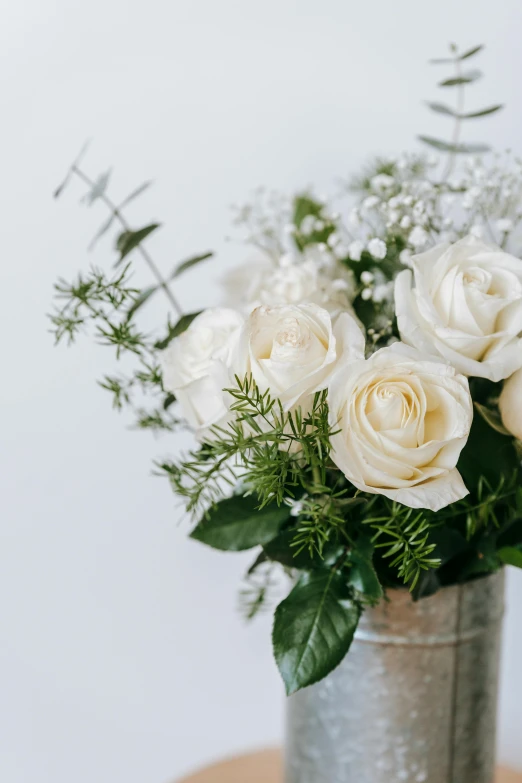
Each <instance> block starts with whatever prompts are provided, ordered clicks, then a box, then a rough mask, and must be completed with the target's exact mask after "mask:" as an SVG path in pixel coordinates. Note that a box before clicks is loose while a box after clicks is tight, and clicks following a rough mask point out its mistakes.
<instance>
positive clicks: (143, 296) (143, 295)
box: [127, 285, 159, 320]
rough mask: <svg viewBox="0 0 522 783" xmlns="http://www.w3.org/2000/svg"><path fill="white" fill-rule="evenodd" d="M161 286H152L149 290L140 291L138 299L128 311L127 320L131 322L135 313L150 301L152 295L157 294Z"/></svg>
mask: <svg viewBox="0 0 522 783" xmlns="http://www.w3.org/2000/svg"><path fill="white" fill-rule="evenodd" d="M158 288H159V286H157V285H151V286H149V287H148V288H144V289H143V291H140V293H139V295H138V296H137V297H136V299H135V300H134V302H133V303H132V305H131V306H130V307H129V309H128V310H127V318H128V319H129V320H130V319H131V318H132V316H133V315H134V313H136V312H137V311H138V310H139V309H140V307H141V306H142V305H144V304H145V302H146V301H147V300H148V299H150V297H151V296H152V294H155V293H156V291H157V290H158Z"/></svg>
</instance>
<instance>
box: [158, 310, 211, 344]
mask: <svg viewBox="0 0 522 783" xmlns="http://www.w3.org/2000/svg"><path fill="white" fill-rule="evenodd" d="M201 312H202V311H201V310H198V312H197V313H186V314H185V315H182V316H181V318H180V319H179V321H177V322H176V323H175V324H174V325H171V324H169V328H168V332H167V335H166V337H164V338H163V339H162V340H157V341H156V342H155V343H154V348H156V349H157V350H158V351H163V350H165V348H166V347H167V345H168V344H169V343H170V341H171V340H173V339H174V338H175V337H179V335H180V334H183V332H186V330H187V329H188V328H189V326H190V324H191V323H192V321H193V320H194V318H197V317H198V315H200V314H201Z"/></svg>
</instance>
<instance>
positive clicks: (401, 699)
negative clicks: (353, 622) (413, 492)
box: [285, 572, 504, 783]
mask: <svg viewBox="0 0 522 783" xmlns="http://www.w3.org/2000/svg"><path fill="white" fill-rule="evenodd" d="M503 606H504V574H503V572H499V573H497V574H493V575H491V576H488V577H486V578H483V579H477V580H475V581H473V582H468V583H467V584H464V585H459V586H455V587H448V588H445V589H444V590H441V591H440V592H439V593H437V594H436V595H434V596H431V597H430V598H425V599H423V600H421V601H419V602H417V603H413V601H412V600H411V596H410V594H409V593H408V592H407V591H405V590H404V591H403V590H392V591H389V592H388V601H383V602H382V603H381V604H380V605H379V606H378V607H376V608H374V609H370V610H367V611H366V612H365V613H364V615H363V618H362V619H361V623H360V627H359V630H358V632H357V635H356V638H355V641H354V642H353V644H352V648H351V650H350V652H349V654H348V655H347V656H346V658H345V659H344V661H343V662H342V663H341V665H340V666H339V667H338V668H337V669H335V671H333V672H332V673H331V674H330V675H329V676H328V677H327V678H326V679H325V680H323V681H322V682H320V683H318V684H317V685H313V686H312V687H310V688H306V689H304V690H302V691H299V692H298V693H296V694H295V695H294V696H291V697H290V698H289V699H288V703H287V742H286V754H285V756H286V760H285V767H286V777H285V782H286V783H402V782H404V783H493V779H494V761H495V724H496V708H497V689H498V668H499V647H500V631H501V620H502V614H503Z"/></svg>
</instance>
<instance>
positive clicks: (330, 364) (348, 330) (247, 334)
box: [234, 303, 364, 411]
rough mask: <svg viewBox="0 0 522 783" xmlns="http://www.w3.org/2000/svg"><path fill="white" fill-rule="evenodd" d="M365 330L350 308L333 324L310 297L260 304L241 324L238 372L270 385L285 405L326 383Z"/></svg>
mask: <svg viewBox="0 0 522 783" xmlns="http://www.w3.org/2000/svg"><path fill="white" fill-rule="evenodd" d="M354 344H355V345H358V348H359V350H362V351H364V336H363V334H362V332H361V330H360V329H359V327H358V325H357V324H356V322H355V321H354V319H353V318H352V317H351V316H350V315H348V313H341V314H340V315H339V316H338V318H337V320H336V323H335V328H334V327H333V326H332V319H331V317H330V314H329V313H328V312H327V311H326V310H324V309H323V308H322V307H319V306H318V305H315V304H312V303H307V304H299V305H283V306H280V307H258V308H257V309H256V310H254V312H253V313H252V314H251V315H250V317H249V318H248V320H247V322H246V323H245V326H244V328H243V332H242V336H241V340H240V342H239V345H238V357H239V358H238V362H236V363H235V365H234V369H235V372H236V373H237V374H238V375H240V376H243V375H250V374H251V375H252V377H253V379H254V380H255V382H256V384H257V385H258V387H259V389H260V390H261V392H265V391H266V390H267V389H269V390H270V393H271V396H272V397H277V398H278V399H279V400H280V401H281V403H282V405H283V407H284V409H285V410H286V411H288V410H290V409H291V408H293V407H294V406H296V405H297V404H299V405H301V404H302V403H303V402H304V401H305V399H306V398H307V397H309V396H310V395H312V394H314V393H315V392H317V391H321V390H322V389H325V388H326V387H327V385H328V382H329V380H330V377H331V375H332V373H333V371H334V370H335V368H336V366H337V363H338V361H339V359H340V358H341V357H345V356H346V353H347V351H348V350H349V349H350V348H351V346H353V345H354Z"/></svg>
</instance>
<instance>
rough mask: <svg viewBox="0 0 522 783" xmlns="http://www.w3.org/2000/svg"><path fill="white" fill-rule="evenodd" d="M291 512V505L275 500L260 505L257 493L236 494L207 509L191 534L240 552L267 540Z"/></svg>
mask: <svg viewBox="0 0 522 783" xmlns="http://www.w3.org/2000/svg"><path fill="white" fill-rule="evenodd" d="M289 516H290V509H289V508H288V506H277V505H276V504H274V503H272V504H270V505H266V506H264V507H263V508H261V509H260V508H259V503H258V502H257V501H256V499H255V498H254V497H252V496H249V497H239V496H237V495H234V496H233V497H231V498H226V499H225V500H221V501H220V502H219V503H217V504H216V505H215V506H214V507H213V508H211V509H210V510H209V511H207V513H206V514H205V515H204V516H203V518H202V519H201V521H200V522H199V524H198V525H197V527H196V528H195V530H193V531H192V533H191V536H190V537H191V538H194V539H195V540H196V541H201V542H202V543H204V544H208V546H211V547H214V549H222V550H225V551H228V552H240V551H242V550H243V549H251V548H252V547H255V546H258V545H261V546H262V545H263V544H267V543H268V542H269V541H271V540H272V539H273V538H275V537H276V536H277V534H278V533H279V529H280V527H281V525H282V524H283V522H285V521H286V520H287V519H288V517H289Z"/></svg>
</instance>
